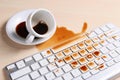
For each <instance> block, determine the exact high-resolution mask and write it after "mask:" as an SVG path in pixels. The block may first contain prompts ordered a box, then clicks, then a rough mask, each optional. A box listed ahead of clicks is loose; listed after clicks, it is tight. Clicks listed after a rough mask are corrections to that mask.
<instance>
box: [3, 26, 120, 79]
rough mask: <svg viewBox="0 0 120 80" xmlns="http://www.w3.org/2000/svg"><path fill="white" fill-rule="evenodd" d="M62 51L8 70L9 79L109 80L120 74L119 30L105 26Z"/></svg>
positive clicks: (21, 62) (46, 53)
mask: <svg viewBox="0 0 120 80" xmlns="http://www.w3.org/2000/svg"><path fill="white" fill-rule="evenodd" d="M84 36H86V39H85V40H83V41H80V42H77V44H73V45H72V46H69V47H67V48H65V49H63V50H60V51H58V52H54V50H52V48H50V49H46V50H43V51H41V52H39V53H37V54H34V55H32V56H29V57H26V58H24V59H21V60H19V61H17V62H15V63H12V64H9V65H7V66H6V67H5V72H6V74H7V75H8V79H10V80H108V79H110V78H112V77H114V76H115V75H117V74H119V73H120V29H119V28H118V27H115V26H114V25H113V24H106V25H102V26H100V27H98V28H97V29H95V30H93V31H91V32H90V33H87V34H85V35H84Z"/></svg>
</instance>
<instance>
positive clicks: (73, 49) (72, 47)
mask: <svg viewBox="0 0 120 80" xmlns="http://www.w3.org/2000/svg"><path fill="white" fill-rule="evenodd" d="M70 48H71V50H72V51H73V52H76V51H78V50H79V48H78V47H77V45H74V46H71V47H70Z"/></svg>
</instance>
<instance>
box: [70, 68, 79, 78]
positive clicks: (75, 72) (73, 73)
mask: <svg viewBox="0 0 120 80" xmlns="http://www.w3.org/2000/svg"><path fill="white" fill-rule="evenodd" d="M71 74H72V75H73V76H74V77H78V76H80V75H81V72H80V71H79V70H78V69H73V70H72V71H71Z"/></svg>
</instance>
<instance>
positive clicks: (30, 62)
mask: <svg viewBox="0 0 120 80" xmlns="http://www.w3.org/2000/svg"><path fill="white" fill-rule="evenodd" d="M24 61H25V64H26V65H27V66H29V65H31V64H33V63H34V62H35V61H34V60H33V58H32V57H27V58H25V59H24Z"/></svg>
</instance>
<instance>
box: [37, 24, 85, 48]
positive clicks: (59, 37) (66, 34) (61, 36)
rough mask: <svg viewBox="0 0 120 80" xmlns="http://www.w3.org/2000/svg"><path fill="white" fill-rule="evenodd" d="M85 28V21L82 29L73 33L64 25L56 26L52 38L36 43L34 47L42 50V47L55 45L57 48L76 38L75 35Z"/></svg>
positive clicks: (81, 32)
mask: <svg viewBox="0 0 120 80" xmlns="http://www.w3.org/2000/svg"><path fill="white" fill-rule="evenodd" d="M86 30H87V23H86V22H85V23H84V24H83V27H82V31H80V33H74V32H73V31H70V30H68V29H67V28H65V27H64V26H61V27H57V29H56V32H55V34H54V35H53V37H52V38H50V39H49V40H48V41H46V42H44V43H42V44H38V45H36V47H37V49H39V50H42V49H45V48H48V47H50V46H54V45H56V46H55V47H53V48H54V49H57V48H59V47H62V46H64V45H66V44H67V43H69V42H72V41H74V40H76V39H78V38H79V37H77V36H78V35H81V34H83V33H84V32H85V31H86ZM73 37H74V38H73ZM71 38H73V39H71Z"/></svg>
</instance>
